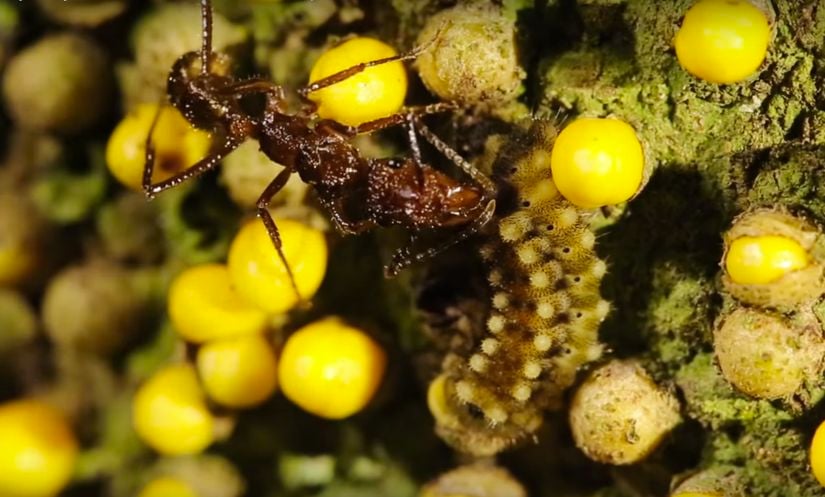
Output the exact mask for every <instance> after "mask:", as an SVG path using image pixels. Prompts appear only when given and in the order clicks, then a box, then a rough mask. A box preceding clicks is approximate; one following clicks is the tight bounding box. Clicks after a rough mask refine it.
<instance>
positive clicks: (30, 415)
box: [0, 400, 78, 497]
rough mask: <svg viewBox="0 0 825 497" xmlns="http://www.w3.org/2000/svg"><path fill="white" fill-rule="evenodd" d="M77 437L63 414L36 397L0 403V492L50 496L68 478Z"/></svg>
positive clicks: (6, 496) (9, 495) (9, 496)
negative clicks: (35, 398)
mask: <svg viewBox="0 0 825 497" xmlns="http://www.w3.org/2000/svg"><path fill="white" fill-rule="evenodd" d="M77 450H78V447H77V440H76V439H75V436H74V434H73V433H72V431H71V429H70V427H69V425H68V423H67V422H66V420H65V419H64V418H63V416H62V415H61V414H60V413H59V412H58V411H56V410H55V409H54V408H52V407H50V406H48V405H47V404H44V403H42V402H40V401H36V400H15V401H11V402H6V403H5V404H0V495H2V496H4V497H50V496H53V495H56V494H57V493H58V492H60V490H61V489H63V487H65V486H66V484H67V483H68V482H69V480H70V478H71V476H72V472H73V471H74V465H75V460H76V459H77Z"/></svg>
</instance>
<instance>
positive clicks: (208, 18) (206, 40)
mask: <svg viewBox="0 0 825 497" xmlns="http://www.w3.org/2000/svg"><path fill="white" fill-rule="evenodd" d="M210 3H211V2H210V1H209V0H201V30H202V32H201V74H203V75H204V76H205V75H206V74H208V73H209V56H210V55H211V54H212V6H211V5H210Z"/></svg>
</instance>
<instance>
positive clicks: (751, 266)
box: [725, 235, 810, 285]
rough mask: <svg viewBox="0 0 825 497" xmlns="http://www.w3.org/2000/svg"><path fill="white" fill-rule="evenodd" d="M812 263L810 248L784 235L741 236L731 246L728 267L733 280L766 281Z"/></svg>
mask: <svg viewBox="0 0 825 497" xmlns="http://www.w3.org/2000/svg"><path fill="white" fill-rule="evenodd" d="M809 263H810V256H809V255H808V252H807V251H806V250H805V249H804V248H802V246H801V245H800V244H799V242H797V241H796V240H792V239H790V238H787V237H784V236H777V235H764V236H742V237H739V238H737V239H735V240H733V242H731V244H730V246H729V247H728V252H727V254H725V270H726V271H727V272H728V275H729V276H730V278H731V280H733V282H734V283H739V284H742V285H764V284H767V283H773V282H774V281H776V280H778V279H780V278H781V277H783V276H785V275H786V274H788V273H790V272H792V271H796V270H797V269H803V268H805V267H807V266H808V264H809Z"/></svg>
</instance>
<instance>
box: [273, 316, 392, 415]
mask: <svg viewBox="0 0 825 497" xmlns="http://www.w3.org/2000/svg"><path fill="white" fill-rule="evenodd" d="M386 362H387V359H386V354H385V353H384V350H383V349H382V348H381V347H380V346H379V345H378V344H377V343H375V341H374V340H373V339H372V338H370V336H369V335H367V334H366V333H364V332H363V331H361V330H359V329H358V328H353V327H352V326H348V325H347V324H345V323H344V322H343V321H341V320H340V319H338V318H334V317H332V318H326V319H322V320H320V321H316V322H314V323H312V324H309V325H307V326H305V327H303V328H301V329H300V330H298V331H296V332H295V333H294V334H292V335H291V336H290V337H289V339H288V340H287V342H286V345H285V346H284V350H283V352H282V353H281V358H280V364H279V365H278V378H279V382H280V385H281V390H283V392H284V395H286V397H287V398H288V399H290V400H291V401H292V402H294V403H296V404H298V405H299V406H300V407H301V408H303V409H304V410H306V411H308V412H310V413H312V414H315V415H316V416H320V417H323V418H327V419H342V418H346V417H347V416H351V415H353V414H355V413H356V412H358V411H360V410H361V409H363V408H364V406H366V405H367V404H368V403H369V401H370V399H372V397H373V395H374V394H375V392H376V390H377V389H378V387H379V385H380V384H381V380H382V378H383V376H384V369H385V367H386Z"/></svg>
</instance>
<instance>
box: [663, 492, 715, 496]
mask: <svg viewBox="0 0 825 497" xmlns="http://www.w3.org/2000/svg"><path fill="white" fill-rule="evenodd" d="M670 497H725V496H724V495H722V494H718V493H716V492H713V493H710V492H678V493H675V494H673V495H671V496H670Z"/></svg>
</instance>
